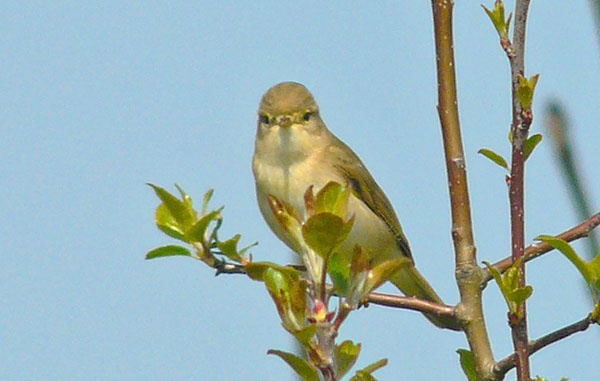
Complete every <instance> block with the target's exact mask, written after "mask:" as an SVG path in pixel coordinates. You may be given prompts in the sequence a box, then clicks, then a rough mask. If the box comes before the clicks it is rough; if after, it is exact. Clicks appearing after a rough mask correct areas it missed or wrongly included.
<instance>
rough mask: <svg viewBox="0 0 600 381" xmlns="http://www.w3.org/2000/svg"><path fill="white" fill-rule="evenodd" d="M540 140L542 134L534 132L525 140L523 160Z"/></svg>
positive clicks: (527, 157)
mask: <svg viewBox="0 0 600 381" xmlns="http://www.w3.org/2000/svg"><path fill="white" fill-rule="evenodd" d="M541 141H542V134H535V135H533V136H531V137H529V139H527V140H526V141H525V150H524V152H523V155H524V156H523V160H525V161H526V160H527V159H529V156H531V154H532V153H533V150H534V149H535V147H536V146H537V145H538V144H540V142H541Z"/></svg>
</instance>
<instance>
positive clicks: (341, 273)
mask: <svg viewBox="0 0 600 381" xmlns="http://www.w3.org/2000/svg"><path fill="white" fill-rule="evenodd" d="M350 261H351V258H349V256H348V255H346V253H342V252H339V251H335V252H334V253H333V254H332V255H331V257H330V258H329V266H328V270H329V274H330V275H331V279H332V280H333V285H334V286H335V289H336V292H337V293H338V294H339V296H346V294H347V293H348V287H349V286H350V283H349V282H350Z"/></svg>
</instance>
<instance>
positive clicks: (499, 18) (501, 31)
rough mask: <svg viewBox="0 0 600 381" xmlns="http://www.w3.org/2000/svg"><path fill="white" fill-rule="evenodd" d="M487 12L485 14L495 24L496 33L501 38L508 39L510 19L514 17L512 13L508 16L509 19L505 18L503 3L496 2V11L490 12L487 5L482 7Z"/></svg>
mask: <svg viewBox="0 0 600 381" xmlns="http://www.w3.org/2000/svg"><path fill="white" fill-rule="evenodd" d="M481 6H482V7H483V9H484V10H485V13H487V15H488V16H489V18H490V20H492V23H493V24H494V28H496V32H498V35H499V36H500V38H505V39H507V38H508V29H509V27H510V19H511V17H512V13H511V14H509V15H508V19H506V18H505V16H504V4H503V3H502V2H501V1H496V2H495V4H494V10H493V11H492V10H489V9H488V8H486V6H485V5H481Z"/></svg>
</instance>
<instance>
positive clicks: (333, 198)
mask: <svg viewBox="0 0 600 381" xmlns="http://www.w3.org/2000/svg"><path fill="white" fill-rule="evenodd" d="M349 196H350V189H349V188H348V187H347V186H344V185H342V184H339V183H336V182H330V183H328V184H326V185H325V186H324V187H323V188H322V189H321V190H319V192H318V193H317V194H316V195H315V194H314V190H313V187H312V186H310V187H309V188H308V189H307V190H306V192H305V194H304V204H305V210H306V216H305V217H303V218H301V217H300V216H299V214H298V213H297V211H296V210H294V208H292V207H291V206H290V205H289V204H287V203H286V202H284V201H282V200H279V199H277V198H276V197H275V196H272V195H271V196H269V197H268V201H269V205H270V207H271V210H272V211H273V215H274V216H275V218H276V219H277V221H278V223H279V224H280V225H281V227H282V228H283V229H284V231H285V232H286V233H287V234H288V235H289V236H290V237H291V238H292V239H293V240H294V242H295V243H296V244H297V246H298V247H299V249H298V254H299V255H300V258H301V259H302V262H303V264H304V265H305V267H306V273H304V274H303V273H301V272H300V271H298V270H297V269H295V268H292V267H290V266H279V265H277V264H274V263H267V262H257V263H248V264H246V265H245V267H246V271H247V273H248V275H249V276H250V277H251V278H252V279H254V280H258V281H262V282H264V283H265V286H266V287H267V290H268V292H269V294H270V295H271V298H272V299H273V301H274V303H275V305H276V307H277V311H278V313H279V316H280V318H281V321H282V325H283V327H284V328H285V329H286V330H287V331H288V332H290V333H291V334H292V335H293V336H294V337H295V338H296V339H297V340H298V342H299V343H300V344H301V345H302V347H303V348H304V349H305V352H306V354H307V358H306V359H303V358H301V357H298V356H296V355H294V354H291V353H287V352H283V351H279V350H272V351H269V353H270V354H274V355H276V356H278V357H280V358H282V359H283V360H284V361H285V362H286V363H288V364H289V365H290V366H291V367H292V369H294V370H295V371H296V373H298V374H299V375H300V376H301V377H303V379H305V380H318V379H319V378H318V375H319V373H320V374H321V375H322V376H323V377H325V378H326V379H328V378H329V376H333V377H335V379H341V378H342V377H343V376H344V375H345V374H346V373H347V372H348V371H349V370H350V368H351V367H352V366H353V365H354V363H355V362H356V360H357V358H358V354H359V352H360V344H354V343H353V342H351V341H344V342H342V343H341V344H337V345H336V344H335V338H336V337H337V335H338V330H339V327H340V325H341V324H342V323H343V321H344V320H345V319H346V318H347V316H348V314H349V313H350V312H351V311H352V310H354V309H356V308H358V307H359V305H360V303H361V301H363V300H364V299H365V298H366V297H367V296H368V294H369V293H370V292H371V291H372V290H374V289H375V288H377V287H378V286H380V285H381V284H382V283H384V282H385V281H386V280H387V279H388V277H389V276H390V275H391V274H392V273H393V272H395V271H397V270H398V269H399V268H400V266H401V265H403V264H404V262H403V261H389V262H383V263H377V264H376V265H374V264H373V261H372V255H371V254H370V253H368V252H365V251H364V250H362V249H361V248H360V246H356V247H355V248H354V251H353V254H352V255H350V256H348V255H347V254H346V253H345V252H342V251H340V250H339V249H340V247H341V246H342V244H343V243H344V242H345V240H346V239H347V238H348V236H349V234H350V232H351V230H352V227H353V224H354V216H349V213H348V199H349ZM328 279H329V280H330V281H331V283H333V287H331V286H330V285H328V282H327V280H328ZM334 294H335V295H337V296H338V300H339V306H338V308H337V309H336V310H331V309H330V307H329V302H330V299H331V297H332V296H333V295H334ZM386 363H387V360H382V361H379V362H377V363H375V364H373V365H371V366H368V367H366V368H364V369H362V370H359V371H358V372H357V373H356V374H355V375H354V376H353V378H352V379H353V380H373V379H374V378H373V376H372V375H371V373H372V372H374V371H375V370H377V369H379V368H380V367H382V366H384V365H385V364H386Z"/></svg>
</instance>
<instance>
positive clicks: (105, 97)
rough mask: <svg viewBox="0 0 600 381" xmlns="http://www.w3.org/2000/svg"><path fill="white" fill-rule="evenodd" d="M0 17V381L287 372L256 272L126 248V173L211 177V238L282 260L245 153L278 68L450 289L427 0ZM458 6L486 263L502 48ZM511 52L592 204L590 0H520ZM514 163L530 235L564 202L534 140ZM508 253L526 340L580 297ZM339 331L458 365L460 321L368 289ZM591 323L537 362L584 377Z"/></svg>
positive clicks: (477, 216) (599, 69)
mask: <svg viewBox="0 0 600 381" xmlns="http://www.w3.org/2000/svg"><path fill="white" fill-rule="evenodd" d="M351 3H352V4H351ZM486 4H488V6H492V5H493V2H492V1H491V0H489V1H486ZM508 6H509V7H512V6H513V2H512V1H509V2H508ZM0 25H2V33H0V52H2V58H1V59H0V97H1V101H0V173H1V174H2V175H1V176H0V196H1V197H0V210H2V218H1V219H0V237H1V238H0V239H1V241H2V244H1V245H0V250H1V263H0V304H1V306H2V307H1V311H0V379H7V380H24V379H31V380H34V379H35V380H40V379H56V380H58V379H61V380H66V379H72V380H75V379H88V380H93V379H120V380H134V379H145V380H164V379H173V380H188V379H199V380H240V379H243V380H281V379H286V378H288V377H289V375H290V372H289V370H288V367H287V365H286V364H285V363H283V362H282V361H281V360H279V359H277V358H275V357H272V356H267V355H266V351H267V350H268V349H270V348H277V349H286V348H289V344H290V337H289V335H288V334H287V333H285V332H284V331H283V330H282V329H281V328H280V326H279V322H278V317H277V314H276V311H275V308H274V306H273V304H272V302H271V300H270V299H269V297H268V296H267V294H266V293H265V292H264V289H263V286H262V285H261V284H259V283H255V282H251V281H249V280H247V279H246V278H244V277H242V276H222V277H218V278H215V277H214V276H213V272H212V271H211V270H210V269H208V268H206V267H205V266H203V265H202V264H201V263H199V262H196V261H193V260H191V259H187V258H168V259H161V260H155V261H149V262H147V261H144V255H145V253H146V252H147V251H148V250H150V249H152V248H154V247H156V246H159V245H163V244H167V243H171V242H172V240H170V239H169V238H168V237H166V236H164V235H163V234H162V233H160V232H159V231H158V230H157V229H156V227H155V226H154V215H153V213H154V209H155V207H156V206H157V204H158V201H157V199H156V197H155V196H154V194H153V192H152V191H151V189H150V188H148V187H147V186H146V185H144V183H146V182H154V183H156V184H160V185H163V186H165V187H169V188H170V189H174V188H173V185H172V184H173V183H175V182H178V183H179V184H181V185H182V186H183V187H184V188H185V189H186V190H187V191H188V192H189V193H190V194H191V195H192V197H195V199H196V200H197V201H199V200H200V199H201V197H202V195H203V194H204V192H205V191H206V190H207V189H208V188H215V190H216V191H215V197H214V204H213V205H214V206H219V205H221V204H225V205H226V206H227V207H226V209H225V212H224V216H225V224H224V226H223V228H222V233H223V234H224V235H225V234H227V235H233V234H235V233H238V232H239V233H242V243H251V242H254V241H255V240H258V241H259V242H260V246H258V247H257V248H255V249H254V250H253V252H254V256H255V258H256V259H259V260H273V261H278V262H282V263H286V262H288V261H289V258H290V254H289V252H288V250H287V249H286V248H285V247H284V245H283V244H281V243H280V242H279V241H277V240H276V239H275V238H274V236H273V235H272V233H271V232H270V231H269V230H268V228H267V226H266V225H265V224H264V222H263V220H262V218H261V216H260V214H259V211H258V208H257V206H256V201H255V196H254V183H253V178H252V173H251V170H250V160H251V156H252V152H253V148H254V143H253V141H254V133H255V120H256V108H257V105H258V102H259V99H260V96H261V95H262V93H263V92H264V91H265V90H266V89H267V88H268V87H270V86H271V85H273V84H275V83H277V82H280V81H284V80H295V81H299V82H302V83H304V84H306V85H307V86H308V87H309V89H311V91H312V92H313V93H314V95H315V97H316V98H317V100H318V101H319V103H320V105H321V109H322V114H323V117H324V119H325V121H326V122H327V124H328V125H329V127H330V129H331V130H333V131H334V132H335V133H336V134H337V135H338V136H339V137H340V138H342V139H343V140H344V141H346V142H347V143H348V144H349V145H350V146H352V147H353V148H354V150H355V151H356V152H357V153H358V154H359V155H360V156H361V157H362V158H363V160H364V162H365V163H366V164H367V166H368V167H369V168H370V170H371V172H372V173H373V175H374V176H375V178H376V179H377V180H378V182H379V183H380V185H381V186H382V187H383V188H384V189H385V190H386V193H387V194H388V196H389V198H390V199H391V200H392V203H393V204H394V206H395V208H396V210H397V212H398V214H399V216H400V219H401V221H402V223H403V227H404V230H405V232H406V234H407V236H408V237H409V240H410V242H411V245H412V247H413V250H414V253H415V258H416V262H417V265H418V267H419V268H420V270H421V271H422V272H423V273H424V274H425V275H426V276H427V277H428V278H429V279H430V280H431V282H432V283H433V284H434V285H435V287H436V288H438V289H439V292H440V294H441V295H443V297H444V298H445V299H446V300H447V302H448V303H455V302H457V301H458V292H457V290H456V286H455V283H454V275H453V254H452V243H451V237H450V214H449V207H448V189H447V185H446V173H445V168H444V160H443V155H442V148H441V137H440V136H441V134H440V129H439V123H438V118H437V114H436V110H435V105H436V102H437V95H436V82H435V61H434V55H433V53H434V49H433V33H432V22H431V9H430V2H428V1H383V2H360V3H359V2H328V4H326V5H323V4H322V2H303V4H301V5H300V4H296V3H292V2H281V1H273V2H265V1H256V2H250V1H247V2H237V1H222V2H207V1H204V2H202V1H201V2H197V1H188V2H163V1H143V2H142V1H139V2H131V1H102V2H91V1H60V2H43V1H39V2H38V1H27V2H9V3H6V4H5V5H4V6H3V10H2V12H1V14H0ZM455 27H456V34H455V47H456V54H457V63H456V65H457V70H458V81H459V96H460V102H459V103H460V107H461V109H460V113H461V121H462V127H463V134H464V144H465V151H466V156H467V165H468V171H469V182H470V184H469V185H470V189H471V191H472V199H471V202H472V207H473V220H474V223H475V238H476V243H477V247H478V256H479V260H488V261H495V260H498V259H500V258H503V257H505V256H507V255H508V254H509V248H510V244H509V234H508V233H509V227H508V206H507V192H506V186H505V183H504V173H503V171H502V170H501V169H500V168H498V167H496V166H495V165H493V164H492V163H491V162H489V161H487V160H486V159H485V158H483V157H481V156H480V155H477V150H478V149H479V148H482V147H490V148H493V149H495V150H496V151H498V152H500V153H503V154H508V152H509V146H508V143H507V138H506V137H507V133H508V127H509V123H510V98H509V97H510V96H509V79H508V76H509V70H508V64H507V61H506V59H505V57H504V53H503V52H502V50H501V49H500V47H499V44H498V41H497V36H496V34H495V31H494V30H493V29H492V26H491V23H490V22H489V20H488V19H487V16H486V15H485V14H484V12H483V10H482V9H481V7H480V6H479V2H473V1H458V2H457V5H456V11H455ZM527 73H528V74H529V75H531V74H534V73H541V79H540V82H539V85H538V91H537V93H536V98H535V105H534V107H535V114H536V119H535V121H534V124H533V127H532V132H543V131H542V130H543V124H542V123H541V122H542V121H543V118H542V110H543V106H544V103H545V102H546V101H548V100H549V99H551V98H553V97H559V98H560V99H561V100H562V102H563V103H564V104H565V105H566V106H567V107H568V110H569V114H570V120H571V122H572V125H573V130H574V131H573V134H574V138H575V141H576V142H577V144H578V145H579V147H580V148H581V152H580V156H579V159H580V164H581V167H582V170H583V172H584V173H585V175H587V177H588V179H589V181H588V185H589V188H590V192H591V193H590V197H591V199H592V200H595V201H596V205H597V206H598V205H600V202H598V200H599V197H600V191H599V189H598V182H597V179H598V178H599V177H600V166H598V152H599V151H598V142H600V129H599V128H598V120H599V119H600V115H599V114H600V111H599V109H600V107H599V105H598V100H599V97H598V94H599V89H600V54H599V49H598V41H597V40H596V39H595V36H594V24H593V20H592V17H591V14H590V9H589V4H588V1H584V0H578V1H562V0H552V1H550V0H546V1H533V2H532V6H531V12H530V24H529V29H528V42H527ZM528 163H529V165H528V167H527V238H528V241H531V239H532V238H533V237H535V236H536V235H538V234H542V233H558V232H560V231H563V230H565V229H566V228H568V227H570V226H572V225H574V224H575V223H576V222H577V221H576V219H575V217H574V213H573V212H572V209H571V207H570V203H569V199H568V195H567V192H566V191H565V189H564V184H563V182H562V179H561V178H560V176H559V174H558V173H557V170H556V166H555V162H554V160H553V157H552V150H551V144H550V141H549V140H545V141H544V142H543V143H542V144H541V146H540V147H539V149H538V150H537V151H536V152H535V154H534V155H533V156H532V158H531V159H530V161H529V162H528ZM592 180H594V181H592ZM577 247H578V248H582V246H581V245H578V246H577ZM528 268H529V270H528V272H529V283H530V284H532V285H533V287H534V289H535V291H534V295H533V297H532V299H531V302H530V311H531V313H530V333H531V336H532V337H538V336H540V335H542V334H544V333H547V332H548V331H549V330H552V329H556V328H559V327H561V326H563V325H566V324H568V323H571V322H573V321H575V320H578V319H581V318H583V317H584V316H585V315H586V314H587V313H588V311H589V308H590V306H589V304H588V303H587V301H586V295H585V294H584V293H583V291H582V283H581V282H580V281H579V278H578V275H577V274H576V271H575V270H574V268H573V267H572V266H571V265H570V264H568V263H567V262H566V260H565V259H564V258H562V257H561V256H560V255H558V254H549V255H547V256H545V257H543V258H542V259H539V260H537V261H535V262H534V263H532V264H531V265H530V266H529V267H528ZM385 290H387V291H390V292H391V291H393V288H391V287H387V286H386V287H385ZM485 303H486V318H487V322H488V325H489V329H490V332H491V338H492V341H493V349H494V353H495V356H496V358H498V359H500V358H503V357H504V356H506V355H508V354H509V353H511V348H512V344H511V341H510V333H509V329H508V327H507V325H506V309H505V305H504V302H503V300H502V299H501V296H500V294H499V292H498V290H497V288H496V287H495V286H494V285H491V286H490V287H488V289H487V290H486V293H485ZM340 339H352V340H355V341H360V342H362V343H363V351H362V354H361V356H360V358H359V362H358V366H364V365H366V364H369V363H370V362H373V361H375V360H378V359H380V358H382V357H388V358H389V359H390V363H389V365H388V366H387V367H386V368H384V369H383V370H381V371H379V372H378V373H377V375H378V377H379V378H380V379H382V380H395V379H410V380H432V379H439V380H460V379H463V376H462V372H461V370H460V367H459V363H458V356H457V354H456V353H455V350H456V349H457V348H465V347H467V344H466V340H465V339H464V336H463V335H461V334H458V333H453V332H446V331H441V330H438V329H436V328H434V327H433V326H431V325H430V324H428V323H427V321H426V320H424V319H423V318H422V316H420V315H419V314H417V313H413V312H406V311H398V310H391V309H386V308H382V307H378V306H372V307H370V308H368V309H366V310H361V311H358V312H356V313H354V314H353V315H352V316H351V317H350V319H349V321H348V322H347V324H346V325H345V326H344V327H343V330H342V332H341V337H340ZM598 339H599V331H598V328H597V327H594V328H593V329H592V330H591V332H586V333H583V334H577V335H575V336H573V337H571V338H569V339H567V340H565V341H564V342H561V343H559V344H555V345H553V346H551V347H549V348H548V349H546V350H544V351H543V352H540V353H538V354H536V355H535V356H534V357H533V359H532V362H533V365H532V367H533V374H540V375H543V376H546V377H549V378H550V379H552V380H557V379H559V378H560V377H561V376H568V377H571V380H592V379H600V366H599V365H598V364H599V363H600V358H599V354H598V350H597V349H598Z"/></svg>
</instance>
